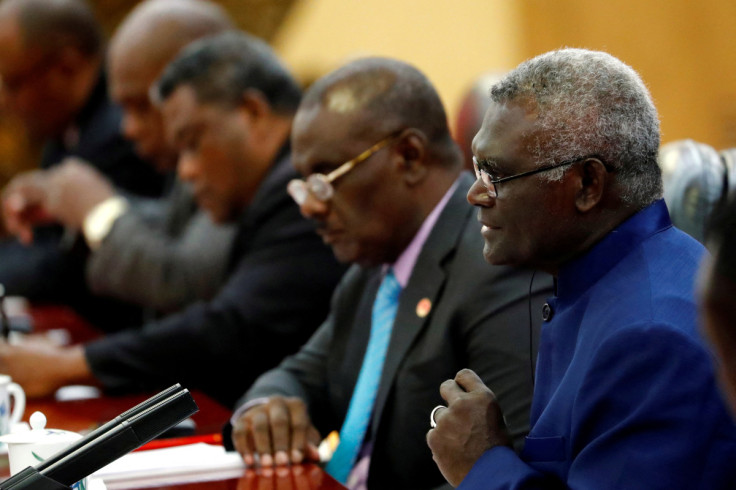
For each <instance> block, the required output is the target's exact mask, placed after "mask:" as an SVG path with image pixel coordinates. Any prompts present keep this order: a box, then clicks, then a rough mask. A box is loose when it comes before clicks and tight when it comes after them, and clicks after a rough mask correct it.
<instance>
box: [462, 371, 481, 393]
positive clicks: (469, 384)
mask: <svg viewBox="0 0 736 490" xmlns="http://www.w3.org/2000/svg"><path fill="white" fill-rule="evenodd" d="M455 382H456V383H457V384H458V385H460V387H461V388H463V389H464V390H465V391H468V392H470V391H477V390H487V389H488V387H487V386H486V385H485V383H483V380H481V379H480V376H478V375H477V374H475V371H473V370H471V369H461V370H460V371H458V373H457V374H456V375H455Z"/></svg>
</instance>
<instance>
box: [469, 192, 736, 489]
mask: <svg viewBox="0 0 736 490" xmlns="http://www.w3.org/2000/svg"><path fill="white" fill-rule="evenodd" d="M702 255H703V248H702V246H701V245H700V244H698V243H697V242H696V241H695V240H693V239H691V238H690V237H688V236H687V235H685V234H684V233H683V232H681V231H680V230H677V229H676V228H674V227H673V226H672V224H671V222H670V219H669V215H668V213H667V208H666V206H665V204H664V202H663V201H659V202H656V203H654V204H653V205H651V206H649V207H648V208H646V209H644V210H643V211H641V212H639V213H637V214H636V215H634V216H633V217H632V218H630V219H629V220H627V221H626V222H624V223H623V224H621V225H620V226H619V227H618V228H617V229H616V230H614V231H613V232H611V233H610V234H608V235H607V236H606V237H605V238H604V239H603V240H602V241H601V242H599V243H598V244H597V245H595V246H594V247H593V248H592V249H591V250H590V251H589V252H588V253H587V254H585V255H584V256H581V257H579V258H577V259H575V260H574V261H572V262H571V263H569V264H566V265H565V266H564V267H563V269H562V270H561V271H560V274H559V277H558V282H557V295H556V296H555V297H554V298H552V299H550V300H549V305H550V307H551V312H552V316H551V318H549V320H548V322H546V323H545V324H544V325H543V328H542V338H541V341H540V347H539V358H538V363H537V380H536V386H535V391H534V400H533V403H532V422H531V423H532V428H531V431H530V433H529V436H528V438H527V440H526V443H525V447H524V450H523V451H522V453H521V456H520V457H519V456H516V455H515V454H514V453H513V452H512V451H511V450H508V449H506V448H494V449H491V450H489V451H487V452H486V453H485V454H484V455H483V456H482V457H481V459H480V460H479V461H478V462H477V463H476V464H475V466H474V467H473V469H472V470H471V472H470V473H469V475H468V476H467V477H466V478H465V480H464V481H463V483H462V485H461V486H460V488H463V489H468V488H484V489H488V488H504V489H515V488H579V489H592V488H594V489H596V490H598V489H607V488H611V489H614V488H615V489H621V488H626V489H638V488H641V489H648V490H651V489H658V488H662V489H665V488H666V489H673V488H683V489H699V488H702V489H706V488H707V489H716V488H736V486H735V485H734V481H735V480H736V478H735V475H736V429H735V428H734V425H733V423H732V421H731V420H730V417H729V416H728V413H727V411H726V409H725V407H724V405H723V403H722V400H721V397H720V395H719V393H718V390H717V387H716V384H715V381H714V374H713V369H712V364H711V359H710V356H709V353H708V351H707V349H706V348H705V347H704V346H703V344H702V341H701V339H700V337H699V335H698V332H697V327H696V325H697V318H696V314H697V310H696V306H695V302H694V295H693V287H694V279H695V275H696V272H697V267H698V264H699V262H700V259H701V257H702Z"/></svg>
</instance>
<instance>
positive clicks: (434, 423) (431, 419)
mask: <svg viewBox="0 0 736 490" xmlns="http://www.w3.org/2000/svg"><path fill="white" fill-rule="evenodd" d="M441 408H447V407H446V406H444V405H437V406H436V407H434V408H433V409H432V413H430V414H429V426H430V427H431V428H433V429H434V428H435V427H437V421H436V420H435V419H434V417H435V415H437V412H439V410H440V409H441Z"/></svg>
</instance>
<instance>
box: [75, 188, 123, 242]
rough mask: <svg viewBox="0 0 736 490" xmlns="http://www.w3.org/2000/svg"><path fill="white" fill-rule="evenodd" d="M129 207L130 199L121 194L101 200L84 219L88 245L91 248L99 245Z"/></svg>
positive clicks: (85, 236)
mask: <svg viewBox="0 0 736 490" xmlns="http://www.w3.org/2000/svg"><path fill="white" fill-rule="evenodd" d="M127 209H128V201H126V200H125V198H123V197H121V196H115V197H111V198H109V199H107V200H106V201H103V202H101V203H100V204H98V205H97V206H95V207H94V208H93V209H92V211H90V212H89V214H88V215H87V217H86V218H85V219H84V224H83V226H82V231H83V233H84V238H85V240H86V241H87V245H89V247H90V248H91V249H93V250H94V249H95V248H97V247H99V245H100V243H102V240H104V239H105V237H106V236H107V234H108V233H110V230H111V229H112V225H113V224H114V223H115V220H117V219H118V218H119V217H120V216H121V215H122V214H124V213H125V211H127Z"/></svg>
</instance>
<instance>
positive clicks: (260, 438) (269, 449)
mask: <svg viewBox="0 0 736 490" xmlns="http://www.w3.org/2000/svg"><path fill="white" fill-rule="evenodd" d="M250 415H251V416H250V422H251V426H252V433H253V443H254V444H255V452H256V453H257V454H258V455H259V457H260V461H261V465H262V466H271V465H273V457H272V455H273V446H272V445H271V424H270V422H269V419H268V412H267V411H266V410H257V411H256V412H255V413H253V414H250Z"/></svg>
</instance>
